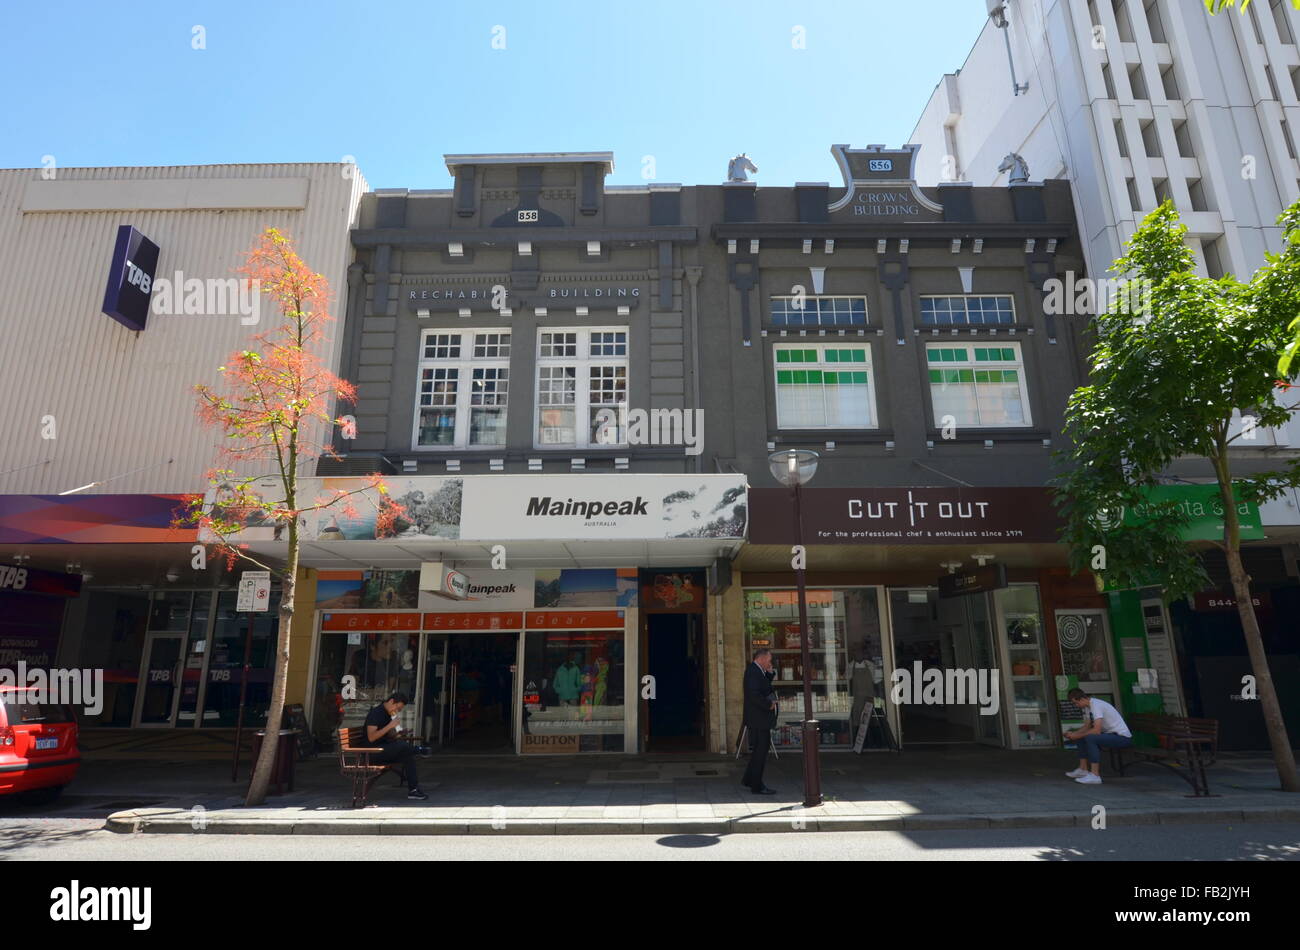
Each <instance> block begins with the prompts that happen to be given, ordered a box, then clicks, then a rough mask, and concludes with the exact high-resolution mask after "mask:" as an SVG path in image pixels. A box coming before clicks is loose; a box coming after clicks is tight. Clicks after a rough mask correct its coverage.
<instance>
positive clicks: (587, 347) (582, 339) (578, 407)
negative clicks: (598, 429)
mask: <svg viewBox="0 0 1300 950" xmlns="http://www.w3.org/2000/svg"><path fill="white" fill-rule="evenodd" d="M552 333H572V334H575V335H576V337H577V340H576V353H575V355H573V356H544V355H542V339H543V337H544V336H546V335H547V334H552ZM594 333H621V334H623V353H622V355H619V356H609V355H604V354H597V355H595V356H593V355H592V353H591V337H592V334H594ZM631 345H632V333H631V328H630V327H626V326H607V327H550V326H547V327H538V328H537V342H536V345H535V353H536V356H537V371H536V372H535V373H534V374H533V447H534V448H537V449H605V448H618V447H620V446H626V445H627V438H626V437H627V433H625V432H623V431H621V430H620V429H617V428H616V429H615V431H616V433H617V438H618V440H617V441H609V442H592V441H591V418H590V417H591V371H592V369H597V368H605V367H615V368H622V370H623V379H624V384H623V394H624V399H625V400H626V397H627V394H628V391H629V387H630V385H631V366H630V362H629V359H628V351H629V350H630V348H631ZM564 366H572V367H575V368H576V370H577V371H576V373H575V374H574V402H573V433H574V436H575V439H576V441H574V442H542V441H541V430H542V410H543V409H544V408H549V407H545V406H543V405H542V402H541V383H542V370H543V369H544V368H552V367H564ZM615 412H616V413H617V409H615ZM612 421H614V422H615V425H617V416H615V418H614V420H612Z"/></svg>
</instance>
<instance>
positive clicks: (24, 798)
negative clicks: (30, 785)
mask: <svg viewBox="0 0 1300 950" xmlns="http://www.w3.org/2000/svg"><path fill="white" fill-rule="evenodd" d="M63 788H64V786H62V785H51V786H49V787H47V788H34V789H32V790H31V791H30V792H23V793H22V794H21V795H19V796H18V797H19V800H20V801H21V802H23V803H24V804H26V805H48V804H50V803H51V802H53V801H55V800H56V799H58V797H59V796H60V795H62V794H63Z"/></svg>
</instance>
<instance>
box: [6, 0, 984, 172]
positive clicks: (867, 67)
mask: <svg viewBox="0 0 1300 950" xmlns="http://www.w3.org/2000/svg"><path fill="white" fill-rule="evenodd" d="M984 6H985V5H984V3H983V2H982V0H899V2H893V0H805V2H790V0H735V2H728V0H654V2H647V0H522V2H516V0H477V2H463V0H461V2H455V3H452V2H446V0H423V2H405V0H402V2H384V0H373V2H370V3H361V4H357V3H342V2H335V0H315V2H307V0H264V2H261V3H246V2H243V0H235V2H229V0H227V2H194V3H187V2H184V0H168V2H137V3H130V4H115V3H103V2H100V0H94V2H90V0H83V2H80V3H61V2H58V0H49V2H42V3H39V4H19V5H17V6H13V7H11V8H10V10H9V13H8V15H7V17H6V22H5V28H4V30H3V31H0V63H3V64H4V65H3V69H4V71H5V73H6V76H5V79H6V89H7V90H8V94H7V96H6V99H7V101H6V104H5V112H6V115H5V117H4V125H5V126H6V129H5V132H4V134H3V136H0V166H3V167H10V168H12V167H20V168H21V167H39V166H40V165H41V163H42V160H43V156H46V155H52V156H54V160H55V162H56V163H57V164H58V165H59V166H64V167H66V166H75V165H181V164H218V163H228V162H235V163H239V162H295V161H340V160H342V159H343V156H348V155H350V156H354V157H355V160H356V161H357V163H358V164H359V165H360V167H361V170H362V172H363V173H364V174H365V176H366V179H367V181H368V182H369V183H370V185H371V186H372V187H377V188H391V187H406V188H445V187H448V186H449V184H450V182H449V178H448V176H447V171H446V168H445V166H444V165H443V164H442V161H441V157H442V155H443V154H444V153H457V152H511V151H528V152H540V151H595V150H611V151H613V152H614V156H615V171H614V174H613V176H612V177H611V178H610V179H609V183H610V184H636V183H639V182H641V181H642V180H643V166H644V167H647V168H648V167H649V166H648V165H646V163H645V156H652V157H653V169H652V170H653V178H652V179H651V180H656V181H677V182H683V183H685V184H698V183H715V182H720V181H722V180H723V178H724V177H725V172H726V161H727V159H728V158H730V157H731V156H732V155H734V154H735V153H737V152H740V151H744V152H748V153H749V155H750V156H751V158H753V159H754V161H755V162H756V164H757V165H758V166H759V169H760V173H759V174H758V175H757V176H756V177H757V178H758V180H759V181H760V182H761V183H765V184H769V185H788V184H791V183H793V182H795V181H835V180H837V179H838V177H839V176H838V172H837V171H836V168H835V165H834V162H833V160H832V159H831V155H830V151H829V148H830V145H831V144H832V143H836V142H846V143H849V144H850V145H854V146H863V145H866V144H869V143H873V142H879V143H882V144H886V145H901V144H903V143H904V141H905V140H906V138H907V136H908V135H909V134H910V132H911V131H912V128H913V127H914V125H915V121H916V118H917V116H918V115H919V114H920V111H921V108H922V107H923V106H924V104H925V102H926V100H927V99H928V98H929V95H930V93H931V91H932V90H933V89H934V86H935V84H936V83H937V82H938V81H939V79H940V77H941V76H942V75H943V73H945V72H951V71H953V70H955V69H957V68H959V67H960V66H961V64H962V62H963V61H964V60H965V58H966V54H967V52H968V51H969V50H970V48H971V46H972V45H973V44H974V42H975V38H976V37H977V36H978V34H979V30H980V28H981V27H982V25H983V23H984V22H985V20H986V15H985V12H984ZM196 26H199V27H202V28H203V41H204V43H205V45H206V48H204V49H194V48H193V42H194V41H193V37H194V28H195V27H196ZM496 27H504V42H505V49H494V48H493V38H494V28H496ZM797 27H798V28H802V31H803V32H802V34H800V35H801V36H802V37H803V40H804V45H805V48H802V49H797V48H794V45H793V43H792V40H793V39H794V38H795V36H796V33H795V30H796V28H797ZM495 35H496V36H498V37H500V36H501V34H500V32H497V33H496V34H495Z"/></svg>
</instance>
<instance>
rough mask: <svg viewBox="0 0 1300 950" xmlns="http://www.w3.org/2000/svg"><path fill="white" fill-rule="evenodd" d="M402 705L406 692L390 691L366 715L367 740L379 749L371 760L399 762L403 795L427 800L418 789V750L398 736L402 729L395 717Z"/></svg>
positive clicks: (426, 796) (369, 744)
mask: <svg viewBox="0 0 1300 950" xmlns="http://www.w3.org/2000/svg"><path fill="white" fill-rule="evenodd" d="M405 707H406V694H405V693H393V695H392V696H389V697H388V698H387V699H386V700H384V701H383V702H382V703H380V704H379V705H378V706H376V707H375V708H374V709H372V710H370V713H369V714H368V715H367V716H366V744H367V745H368V746H373V747H374V748H377V749H379V752H377V753H375V754H374V755H372V756H371V757H370V761H371V762H372V763H374V764H375V765H385V764H387V763H389V762H400V763H401V764H402V772H403V774H405V775H406V786H407V793H406V797H407V798H409V799H411V800H412V801H417V802H423V801H428V799H429V796H428V795H426V794H425V793H424V792H422V791H420V779H419V776H418V775H417V774H416V769H415V757H416V755H417V754H418V753H417V750H416V748H415V746H413V745H411V743H409V742H403V741H401V740H399V739H398V738H397V736H398V734H399V733H401V731H402V724H401V722H400V721H399V720H398V717H399V716H400V715H401V713H402V710H403V709H404V708H405Z"/></svg>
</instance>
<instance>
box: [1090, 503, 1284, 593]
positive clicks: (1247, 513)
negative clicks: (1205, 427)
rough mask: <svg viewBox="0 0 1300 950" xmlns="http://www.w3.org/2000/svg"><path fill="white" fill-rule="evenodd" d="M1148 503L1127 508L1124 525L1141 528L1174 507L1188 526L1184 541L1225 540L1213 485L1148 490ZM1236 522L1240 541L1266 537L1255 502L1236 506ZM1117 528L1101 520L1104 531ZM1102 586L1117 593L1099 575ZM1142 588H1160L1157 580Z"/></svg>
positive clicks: (1105, 518)
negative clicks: (1156, 513) (1151, 517)
mask: <svg viewBox="0 0 1300 950" xmlns="http://www.w3.org/2000/svg"><path fill="white" fill-rule="evenodd" d="M1146 495H1147V498H1146V501H1144V502H1142V503H1141V504H1138V505H1134V506H1132V507H1130V508H1125V509H1124V512H1123V519H1124V524H1128V525H1138V524H1142V522H1143V521H1144V520H1145V519H1146V518H1147V517H1148V516H1149V514H1150V513H1151V512H1153V511H1155V510H1159V509H1160V508H1164V507H1169V506H1172V507H1175V508H1177V509H1178V510H1179V511H1181V512H1182V513H1183V514H1184V515H1186V516H1187V518H1188V522H1187V523H1186V524H1184V525H1183V527H1182V529H1181V530H1180V532H1179V535H1180V537H1181V538H1182V539H1183V540H1184V541H1222V540H1223V498H1222V496H1221V495H1220V494H1219V486H1218V485H1217V484H1212V485H1156V486H1154V487H1152V488H1149V489H1147V493H1146ZM1237 522H1238V524H1239V526H1240V529H1241V540H1243V541H1258V540H1260V539H1261V538H1263V537H1264V525H1263V522H1262V521H1261V520H1260V517H1259V506H1258V505H1256V504H1254V503H1253V502H1245V501H1239V502H1237ZM1111 524H1114V516H1113V515H1112V514H1111V513H1110V512H1106V513H1105V515H1104V516H1103V517H1100V518H1098V526H1099V527H1101V528H1105V527H1107V526H1109V525H1111ZM1098 578H1099V580H1100V581H1101V584H1100V585H1099V587H1098V590H1099V591H1116V590H1120V588H1118V587H1116V586H1114V585H1113V584H1112V583H1111V582H1110V579H1109V578H1107V577H1106V576H1105V575H1104V574H1099V575H1098ZM1142 586H1143V587H1160V586H1161V583H1160V581H1159V580H1158V579H1157V578H1152V579H1151V581H1150V583H1147V584H1143V585H1142Z"/></svg>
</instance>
